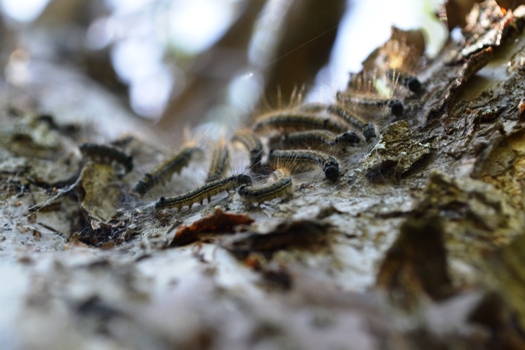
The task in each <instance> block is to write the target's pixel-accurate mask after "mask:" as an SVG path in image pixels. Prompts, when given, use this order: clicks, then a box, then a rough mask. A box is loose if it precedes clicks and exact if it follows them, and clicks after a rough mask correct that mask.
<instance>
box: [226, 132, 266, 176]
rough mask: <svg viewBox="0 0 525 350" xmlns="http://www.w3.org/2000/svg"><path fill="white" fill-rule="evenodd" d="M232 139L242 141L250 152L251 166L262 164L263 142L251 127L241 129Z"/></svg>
mask: <svg viewBox="0 0 525 350" xmlns="http://www.w3.org/2000/svg"><path fill="white" fill-rule="evenodd" d="M232 141H237V142H240V143H241V144H242V145H243V146H244V147H246V149H247V150H248V152H250V168H251V169H252V170H253V169H254V168H256V167H257V166H259V165H260V163H261V159H262V156H263V144H262V142H261V140H259V138H257V136H255V135H254V134H253V133H252V132H251V131H250V130H249V129H241V130H239V131H237V132H236V133H235V135H234V136H233V138H232Z"/></svg>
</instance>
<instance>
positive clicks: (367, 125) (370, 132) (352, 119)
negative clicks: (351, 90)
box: [326, 104, 377, 142]
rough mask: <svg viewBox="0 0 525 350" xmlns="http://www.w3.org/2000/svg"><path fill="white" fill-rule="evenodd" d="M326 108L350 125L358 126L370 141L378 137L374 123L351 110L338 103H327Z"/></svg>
mask: <svg viewBox="0 0 525 350" xmlns="http://www.w3.org/2000/svg"><path fill="white" fill-rule="evenodd" d="M326 110H327V111H328V112H329V113H332V114H334V115H336V116H338V117H340V118H341V119H343V120H344V121H345V122H346V123H348V124H349V125H352V126H353V127H355V128H357V129H358V130H359V131H361V133H362V134H363V137H364V138H365V140H366V141H367V142H368V141H369V140H370V139H372V138H375V137H377V135H376V131H375V127H374V124H372V123H371V122H366V121H365V120H363V119H362V118H361V117H359V116H357V115H356V114H352V113H350V112H349V111H347V110H345V109H343V108H341V107H340V106H338V105H333V104H331V105H327V106H326Z"/></svg>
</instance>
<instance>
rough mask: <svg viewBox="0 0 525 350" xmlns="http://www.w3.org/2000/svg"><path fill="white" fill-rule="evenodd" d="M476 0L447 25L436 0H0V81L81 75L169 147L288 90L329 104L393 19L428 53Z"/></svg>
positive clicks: (44, 81)
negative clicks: (419, 35) (420, 32)
mask: <svg viewBox="0 0 525 350" xmlns="http://www.w3.org/2000/svg"><path fill="white" fill-rule="evenodd" d="M472 2H473V1H472V0H456V1H451V2H449V3H448V4H447V6H448V7H449V8H450V7H451V6H452V8H454V9H455V10H454V13H456V14H457V15H458V16H457V18H448V22H447V18H446V16H444V15H443V13H445V12H444V11H440V10H439V5H440V4H441V1H440V0H425V1H421V0H400V1H395V2H393V1H388V0H331V1H316V0H191V1H190V0H91V1H85V0H24V1H18V0H1V1H0V3H1V5H2V13H3V17H2V18H3V20H2V23H1V30H2V34H3V35H2V50H1V52H0V64H2V67H3V75H2V76H3V80H2V85H3V87H4V88H7V89H8V90H9V91H11V92H13V91H15V92H20V91H24V92H25V94H26V95H28V100H31V98H32V96H31V94H30V93H29V92H27V91H28V87H31V86H32V85H35V84H37V83H38V84H40V87H41V88H42V89H44V90H45V89H47V88H49V87H50V86H53V87H54V88H57V87H59V88H62V89H64V96H65V95H67V92H66V90H67V79H68V78H64V79H62V80H57V78H56V75H57V74H56V70H53V69H55V68H58V69H62V70H63V69H69V70H73V71H76V72H80V73H81V74H82V75H84V76H88V77H89V78H90V79H91V80H93V81H95V82H97V84H98V85H100V86H103V87H104V89H105V90H104V91H105V93H107V94H108V95H112V96H115V97H116V98H117V99H118V101H119V103H121V104H122V105H123V106H124V107H125V108H126V109H127V110H128V112H130V113H129V114H130V115H132V116H133V118H135V119H136V120H135V122H137V121H138V122H139V123H141V124H142V125H143V126H144V128H147V129H152V130H153V131H156V132H157V134H158V135H160V137H162V136H166V135H168V137H166V139H167V140H168V142H169V143H173V144H174V143H178V142H179V141H180V140H179V136H180V135H181V134H182V129H183V127H184V126H191V127H194V126H196V125H198V124H201V123H203V122H220V124H221V125H226V126H231V127H234V126H238V125H240V124H242V123H246V120H247V118H248V117H249V116H250V115H253V113H257V112H259V113H260V112H261V111H264V110H266V109H268V108H275V107H278V106H279V104H281V103H283V104H284V103H288V100H289V98H290V96H291V94H292V91H293V89H294V88H300V87H303V86H304V89H305V96H306V98H307V99H309V100H318V101H323V100H324V101H329V100H331V99H332V98H333V96H334V93H335V91H337V90H339V89H342V88H344V86H345V84H346V79H347V77H348V72H350V71H359V70H360V68H361V64H360V63H361V62H362V61H363V60H364V59H365V58H366V57H367V55H368V54H369V53H370V52H371V51H372V50H373V49H375V48H376V47H377V46H379V45H381V44H382V43H383V42H384V41H385V40H387V39H388V37H389V35H390V31H391V26H392V25H395V26H397V27H399V28H401V29H415V28H423V29H424V30H425V33H426V38H427V39H429V38H431V39H430V40H427V54H428V55H429V56H430V57H432V56H434V55H436V54H437V53H438V51H439V48H440V47H442V45H443V43H444V42H445V40H446V39H447V36H448V30H446V26H447V25H448V29H449V30H453V29H454V28H455V27H457V26H461V25H462V24H463V23H464V22H462V21H463V18H464V15H462V13H461V11H462V10H461V9H462V8H465V9H469V8H470V6H471V4H472ZM516 5H517V3H516V1H513V2H511V3H510V4H507V5H506V6H516ZM449 13H450V12H449ZM42 62H45V64H46V65H45V68H43V69H40V70H36V71H35V70H32V69H31V65H32V64H38V63H42ZM52 67H55V68H52ZM46 72H48V73H47V75H48V76H46ZM34 100H35V98H34V97H33V99H32V101H33V103H35V104H36V107H37V108H38V107H39V106H38V103H36V102H35V101H34ZM15 102H16V101H14V102H13V103H15ZM18 103H22V104H23V103H27V101H25V102H24V101H21V102H20V101H18ZM99 114H104V113H99ZM98 117H99V118H111V115H99V116H98Z"/></svg>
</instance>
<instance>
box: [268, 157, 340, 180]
mask: <svg viewBox="0 0 525 350" xmlns="http://www.w3.org/2000/svg"><path fill="white" fill-rule="evenodd" d="M268 161H269V163H270V165H271V166H272V167H274V168H277V167H280V166H283V164H286V165H285V166H284V167H287V168H290V169H291V171H292V172H301V171H305V170H310V169H312V168H314V167H316V166H320V167H321V168H322V170H323V172H324V174H325V177H326V178H327V179H328V180H332V181H333V180H337V179H338V178H339V174H340V172H339V162H338V161H337V160H336V159H335V158H334V157H332V156H330V155H328V154H326V153H323V152H319V151H313V150H293V151H281V150H271V151H270V156H269V159H268Z"/></svg>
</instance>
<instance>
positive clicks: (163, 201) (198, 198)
mask: <svg viewBox="0 0 525 350" xmlns="http://www.w3.org/2000/svg"><path fill="white" fill-rule="evenodd" d="M251 183H252V179H251V178H250V177H249V176H248V175H244V174H240V175H235V176H231V177H229V178H226V179H222V180H216V181H212V182H208V183H207V184H205V185H203V186H201V187H199V188H197V189H195V190H193V191H190V192H188V193H185V194H183V195H180V196H177V197H171V198H164V197H161V198H160V199H159V201H157V202H156V203H155V209H157V210H159V209H166V208H176V209H177V210H178V211H180V210H181V209H182V208H184V207H188V208H189V209H191V207H192V206H193V204H195V203H200V204H201V205H203V204H204V200H205V199H207V200H208V203H210V201H211V197H213V196H215V195H217V194H219V193H221V192H225V191H226V192H230V190H232V189H235V188H237V187H239V186H240V185H246V184H248V185H249V184H251Z"/></svg>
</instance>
